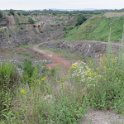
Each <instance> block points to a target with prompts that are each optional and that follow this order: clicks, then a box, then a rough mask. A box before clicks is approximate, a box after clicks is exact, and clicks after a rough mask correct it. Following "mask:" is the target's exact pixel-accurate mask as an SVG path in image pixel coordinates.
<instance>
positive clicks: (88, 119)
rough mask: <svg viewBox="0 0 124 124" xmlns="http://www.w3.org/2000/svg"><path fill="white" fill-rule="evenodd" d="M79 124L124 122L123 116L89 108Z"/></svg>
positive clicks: (118, 123) (121, 123)
mask: <svg viewBox="0 0 124 124" xmlns="http://www.w3.org/2000/svg"><path fill="white" fill-rule="evenodd" d="M81 124H124V116H122V115H119V114H115V113H114V112H110V111H94V110H90V111H89V112H88V113H87V114H86V115H85V117H84V118H83V120H82V122H81Z"/></svg>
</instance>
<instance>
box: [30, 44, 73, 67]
mask: <svg viewBox="0 0 124 124" xmlns="http://www.w3.org/2000/svg"><path fill="white" fill-rule="evenodd" d="M38 47H39V45H36V46H34V47H33V48H32V50H33V51H34V52H36V53H40V54H41V56H42V57H43V58H45V59H48V60H51V61H52V62H51V63H50V64H47V67H48V68H53V67H57V66H61V67H63V68H66V69H69V67H70V66H71V62H70V61H68V60H66V59H65V58H63V57H61V56H59V55H57V54H56V53H53V52H51V51H48V50H41V49H39V48H38Z"/></svg>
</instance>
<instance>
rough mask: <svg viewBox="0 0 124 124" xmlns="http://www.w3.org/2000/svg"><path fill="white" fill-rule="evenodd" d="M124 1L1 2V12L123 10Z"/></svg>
mask: <svg viewBox="0 0 124 124" xmlns="http://www.w3.org/2000/svg"><path fill="white" fill-rule="evenodd" d="M122 8H124V0H0V10H3V9H16V10H42V9H68V10H71V9H73V10H83V9H122Z"/></svg>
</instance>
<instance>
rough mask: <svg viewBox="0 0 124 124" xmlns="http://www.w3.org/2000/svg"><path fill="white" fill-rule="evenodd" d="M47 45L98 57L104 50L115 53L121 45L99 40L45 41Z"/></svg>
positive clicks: (85, 55)
mask: <svg viewBox="0 0 124 124" xmlns="http://www.w3.org/2000/svg"><path fill="white" fill-rule="evenodd" d="M47 46H48V47H55V48H60V49H69V50H70V51H72V52H79V53H81V54H82V56H83V57H84V58H85V57H96V58H97V57H99V56H100V55H102V54H104V53H105V52H107V51H109V52H114V53H117V52H118V51H119V48H121V47H123V45H121V44H117V43H112V44H109V43H107V42H101V41H77V42H67V41H61V42H56V43H54V42H50V43H47Z"/></svg>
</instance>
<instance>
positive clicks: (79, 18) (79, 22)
mask: <svg viewBox="0 0 124 124" xmlns="http://www.w3.org/2000/svg"><path fill="white" fill-rule="evenodd" d="M86 20H87V18H86V17H85V16H83V15H82V14H80V15H78V16H77V23H76V26H79V25H81V24H82V23H84V22H85V21H86Z"/></svg>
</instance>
